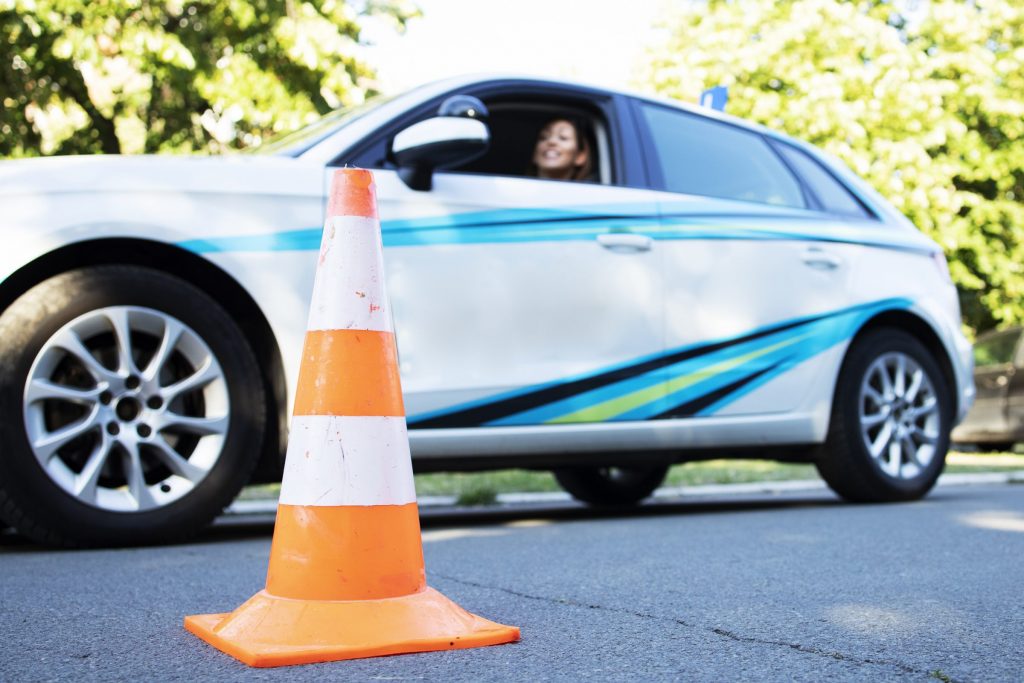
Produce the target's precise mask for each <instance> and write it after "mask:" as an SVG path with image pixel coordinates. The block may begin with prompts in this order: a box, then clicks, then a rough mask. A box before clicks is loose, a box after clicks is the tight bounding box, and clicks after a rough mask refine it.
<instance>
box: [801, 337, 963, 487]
mask: <svg viewBox="0 0 1024 683" xmlns="http://www.w3.org/2000/svg"><path fill="white" fill-rule="evenodd" d="M952 412H953V406H952V399H951V396H950V392H949V388H948V386H947V384H946V380H945V377H944V376H943V374H942V371H941V369H940V368H939V366H938V363H936V361H935V359H934V358H933V357H932V355H931V354H930V353H929V352H928V350H927V349H926V348H925V347H924V346H923V345H922V344H921V343H920V342H919V341H918V340H917V339H915V338H914V337H912V336H911V335H909V334H907V333H906V332H902V331H900V330H896V329H888V328H885V329H879V330H873V331H870V332H868V333H867V334H866V335H865V336H864V337H862V338H861V339H858V340H857V341H856V343H855V344H854V346H853V347H851V349H850V351H849V353H848V354H847V358H846V361H845V362H844V364H843V369H842V371H841V372H840V375H839V382H838V384H837V386H836V393H835V399H834V401H833V405H832V419H831V424H830V427H829V435H828V439H827V441H826V443H825V446H824V448H823V449H822V451H821V455H820V457H819V459H818V461H817V467H818V471H819V472H820V473H821V476H822V478H824V479H825V481H826V482H828V484H829V486H830V487H832V489H833V490H834V491H835V492H836V493H838V494H839V495H840V496H842V497H843V498H846V499H848V500H852V501H864V502H887V501H902V500H914V499H917V498H921V497H922V496H924V495H925V494H927V493H928V491H930V490H931V488H932V487H933V486H934V485H935V482H936V480H937V479H938V477H939V474H940V473H941V472H942V468H943V464H944V463H945V458H946V451H947V450H948V448H949V432H950V429H951V416H952Z"/></svg>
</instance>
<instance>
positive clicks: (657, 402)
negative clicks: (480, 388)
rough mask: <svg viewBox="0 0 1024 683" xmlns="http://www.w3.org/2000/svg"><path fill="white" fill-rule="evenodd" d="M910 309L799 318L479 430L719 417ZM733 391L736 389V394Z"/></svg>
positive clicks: (903, 304) (887, 303) (875, 308)
mask: <svg viewBox="0 0 1024 683" xmlns="http://www.w3.org/2000/svg"><path fill="white" fill-rule="evenodd" d="M911 304H912V302H911V301H910V300H909V299H902V298H898V299H896V298H894V299H885V300H881V301H877V302H871V303H867V304H862V305H858V306H853V307H850V308H847V309H842V310H839V311H835V312H833V313H831V314H828V315H825V316H814V317H809V318H798V319H795V320H793V321H790V323H782V324H781V325H783V326H785V328H784V329H781V330H780V331H778V332H774V333H769V334H767V335H764V336H761V337H757V338H755V339H751V340H749V341H739V340H743V339H747V338H748V337H749V336H750V335H752V334H753V335H756V334H758V333H759V330H760V329H764V330H770V329H772V328H774V327H776V326H778V325H776V326H770V327H767V328H759V330H754V331H752V332H749V333H746V334H744V335H739V336H737V337H736V339H737V340H738V343H735V344H729V345H726V346H725V348H716V350H714V351H711V352H709V353H705V354H701V355H697V356H695V357H690V358H687V359H685V360H683V361H681V362H678V363H675V364H672V365H668V366H665V367H660V368H658V369H657V370H654V371H651V372H646V373H642V374H639V375H635V376H626V377H625V378H624V379H622V380H620V381H615V382H612V383H609V384H607V385H604V386H601V387H599V388H597V389H592V390H588V391H582V392H580V393H577V394H573V395H571V396H567V397H565V398H561V399H557V400H552V401H549V402H547V403H543V404H541V405H536V406H534V407H531V408H529V409H526V410H522V411H520V412H516V413H513V414H510V415H505V416H504V417H500V418H497V419H492V420H487V421H484V422H483V423H480V424H482V425H484V426H515V425H536V424H544V423H551V422H561V423H568V422H589V421H593V420H590V419H575V418H574V414H575V413H577V412H579V411H584V410H587V409H592V408H595V407H600V406H602V405H603V406H605V407H606V409H607V410H608V411H610V412H609V413H608V414H607V415H606V416H605V417H604V418H603V420H602V421H627V420H650V419H665V418H672V417H689V416H708V415H713V414H714V413H716V412H717V411H719V410H721V409H722V408H724V407H725V406H727V405H729V404H731V403H734V402H735V401H737V400H738V399H740V398H742V397H743V396H746V395H747V394H749V393H750V392H752V391H755V390H756V389H758V388H759V387H761V386H763V385H764V384H766V383H767V382H769V381H771V380H772V379H774V378H776V377H778V376H780V375H782V374H783V373H785V372H787V371H789V370H791V369H793V368H794V367H796V366H797V365H799V364H800V363H803V362H804V361H806V360H809V359H810V358H813V357H814V356H816V355H818V354H820V353H822V352H823V351H825V350H827V349H829V348H831V347H833V346H835V345H836V344H839V343H841V342H844V341H846V340H848V339H850V338H851V337H852V336H853V335H854V334H856V332H857V331H858V330H859V329H860V328H861V327H862V326H863V325H864V323H865V322H867V321H868V320H869V319H870V318H871V317H873V316H874V315H876V314H878V313H880V312H882V311H886V310H896V309H906V308H909V307H910V306H911ZM727 342H728V340H719V341H716V342H710V343H709V344H711V345H715V346H720V345H721V344H723V343H727ZM692 348H695V347H694V346H693V345H691V346H686V347H680V348H677V349H672V350H670V351H667V352H664V353H661V354H654V355H649V356H645V357H643V358H640V359H635V360H632V361H629V362H628V363H622V364H618V365H615V366H612V367H606V368H602V369H600V370H597V371H594V372H591V373H587V374H586V375H579V376H576V377H573V378H567V379H565V380H560V381H558V382H550V383H546V384H544V385H535V386H531V387H526V388H524V389H521V390H517V391H513V392H506V393H503V394H499V395H495V396H490V397H487V398H485V399H481V400H477V401H473V402H470V403H464V404H459V405H455V406H450V407H448V408H445V409H442V410H436V411H432V412H430V413H421V414H417V415H411V416H409V422H410V425H411V426H412V427H414V428H415V426H416V424H415V423H416V422H420V421H423V420H428V419H435V418H439V417H443V416H445V415H449V414H455V413H460V412H463V411H466V410H468V409H472V408H479V407H481V406H486V405H488V404H494V403H498V402H501V401H505V400H508V399H510V398H515V397H517V396H523V395H527V394H530V393H534V392H537V391H538V390H541V389H547V388H550V387H556V386H558V385H560V384H567V383H570V382H575V381H579V380H581V379H586V378H587V377H592V376H596V375H601V374H606V373H608V372H610V371H611V372H613V371H618V370H623V371H626V370H628V369H629V368H630V367H632V366H637V365H641V364H643V363H646V362H648V361H650V360H654V359H657V358H660V357H668V356H671V355H673V354H678V353H680V352H685V351H688V350H690V349H692ZM744 380H749V381H744ZM731 385H737V386H736V387H732V386H731ZM673 387H676V388H673ZM659 390H660V391H659ZM722 391H727V393H725V394H724V395H722V396H715V394H716V392H722ZM637 392H639V393H637ZM631 395H636V396H639V397H641V398H640V399H638V400H642V403H640V404H639V405H632V404H629V403H630V397H631ZM707 397H712V398H713V400H710V399H707ZM622 399H625V401H624V402H625V403H627V404H629V405H626V406H624V407H622V408H621V409H619V407H618V406H617V405H616V401H620V402H621V400H622ZM702 399H704V400H705V401H708V400H710V402H708V403H707V404H706V405H702V406H701V407H699V409H697V410H696V411H695V412H693V413H687V412H684V413H682V414H676V413H674V412H673V411H674V410H677V409H681V410H686V409H688V408H687V406H688V405H689V406H692V405H693V404H700V403H701V401H702ZM616 411H618V412H616ZM466 426H469V425H466Z"/></svg>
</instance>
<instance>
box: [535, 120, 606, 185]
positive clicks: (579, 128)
mask: <svg viewBox="0 0 1024 683" xmlns="http://www.w3.org/2000/svg"><path fill="white" fill-rule="evenodd" d="M555 121H565V122H566V123H568V124H569V125H570V126H572V129H573V132H575V133H576V151H577V152H586V153H587V158H586V160H585V161H584V162H583V164H582V165H581V166H580V167H579V168H576V169H574V170H573V173H572V175H571V176H569V180H593V178H592V176H593V173H594V151H593V150H594V146H593V145H592V144H591V142H590V140H591V134H590V124H589V123H588V122H587V121H586V120H585V119H582V118H579V117H576V116H552V117H551V118H550V119H548V120H547V121H545V122H544V125H543V126H541V127H540V129H539V130H538V131H537V136H538V137H539V136H540V133H541V131H543V130H544V129H545V128H547V127H548V126H550V125H551V124H552V123H554V122H555ZM529 174H530V175H531V176H534V177H536V176H538V175H539V169H538V168H537V164H535V163H533V162H532V161H531V162H530V169H529Z"/></svg>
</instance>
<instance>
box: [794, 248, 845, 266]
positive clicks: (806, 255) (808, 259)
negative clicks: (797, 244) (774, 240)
mask: <svg viewBox="0 0 1024 683" xmlns="http://www.w3.org/2000/svg"><path fill="white" fill-rule="evenodd" d="M800 260H801V261H803V262H804V265H807V266H810V267H811V268H817V269H818V270H835V269H836V268H838V267H839V266H841V265H843V260H842V259H841V258H839V257H838V256H836V255H834V254H831V253H829V252H827V251H825V250H824V249H819V248H818V247H810V248H809V249H805V250H804V251H803V253H801V254H800Z"/></svg>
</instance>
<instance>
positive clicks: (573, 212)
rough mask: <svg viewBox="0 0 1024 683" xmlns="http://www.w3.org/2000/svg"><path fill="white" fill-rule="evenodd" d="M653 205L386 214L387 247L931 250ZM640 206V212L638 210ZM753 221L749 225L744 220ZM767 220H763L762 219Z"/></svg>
mask: <svg viewBox="0 0 1024 683" xmlns="http://www.w3.org/2000/svg"><path fill="white" fill-rule="evenodd" d="M650 208H651V207H650V205H649V204H648V205H628V206H623V205H612V206H598V207H592V208H590V209H589V210H584V209H539V208H532V209H499V210H489V211H471V212H465V213H458V214H450V215H444V216H433V217H424V218H412V219H399V220H387V221H383V222H382V225H381V232H382V236H383V240H384V246H385V247H413V246H428V245H440V244H504V243H520V242H554V241H570V240H580V241H589V240H593V239H594V238H596V237H597V236H598V235H603V234H607V233H609V232H631V233H636V234H642V235H647V236H648V237H651V238H652V239H655V240H665V241H675V240H694V239H701V240H723V239H730V240H794V239H799V240H814V241H819V242H836V243H848V244H864V245H867V246H875V247H883V248H887V249H899V250H904V251H912V252H920V253H931V252H932V251H934V249H933V248H931V247H927V246H925V245H922V244H921V243H920V242H918V241H917V240H915V239H913V238H912V237H911V236H904V235H902V234H901V233H900V232H899V231H898V230H896V229H893V228H888V229H887V228H886V227H884V226H881V225H879V226H878V235H877V237H876V236H874V235H872V236H870V237H868V238H865V233H868V232H874V230H868V229H865V228H863V227H856V226H852V227H851V226H850V225H846V224H843V223H841V222H838V223H832V224H829V225H828V227H827V228H825V229H822V230H821V231H820V232H811V231H808V230H802V229H799V228H797V227H794V226H795V225H799V224H801V223H812V224H817V223H818V221H815V220H812V218H813V217H808V216H798V215H794V214H780V215H772V214H769V215H763V216H758V215H756V214H752V215H750V216H728V217H725V216H722V215H721V214H700V213H693V214H679V215H667V216H659V215H657V214H656V213H651V211H650ZM638 210H640V212H638ZM738 221H744V222H746V221H749V223H750V224H749V225H748V226H745V227H744V226H741V225H737V222H738ZM759 222H760V223H761V224H760V225H759V224H758V223H759ZM321 234H322V228H303V229H299V230H286V231H281V232H273V233H263V234H256V235H239V236H234V237H211V238H207V239H194V240H186V241H182V242H178V243H177V244H178V246H180V247H182V248H184V249H188V250H189V251H192V252H195V253H197V254H211V253H225V252H252V251H263V252H265V251H312V250H316V249H319V247H320V237H321Z"/></svg>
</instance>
